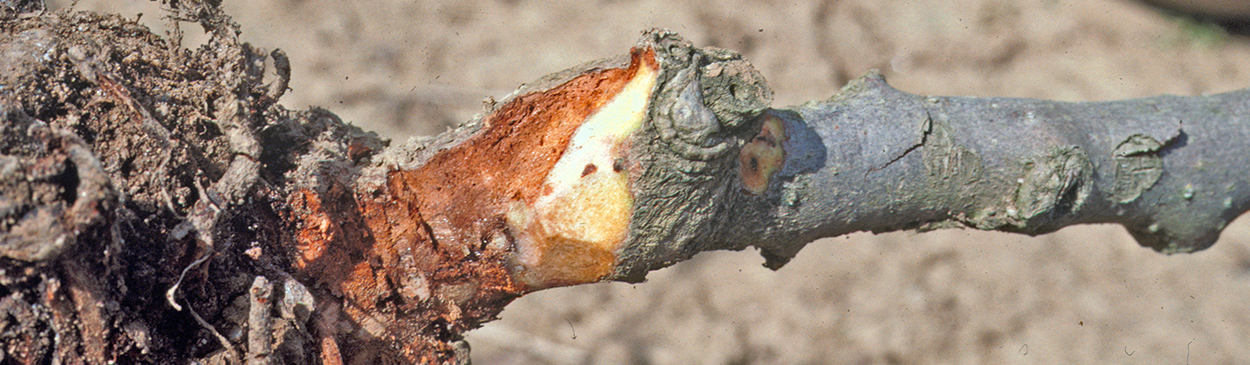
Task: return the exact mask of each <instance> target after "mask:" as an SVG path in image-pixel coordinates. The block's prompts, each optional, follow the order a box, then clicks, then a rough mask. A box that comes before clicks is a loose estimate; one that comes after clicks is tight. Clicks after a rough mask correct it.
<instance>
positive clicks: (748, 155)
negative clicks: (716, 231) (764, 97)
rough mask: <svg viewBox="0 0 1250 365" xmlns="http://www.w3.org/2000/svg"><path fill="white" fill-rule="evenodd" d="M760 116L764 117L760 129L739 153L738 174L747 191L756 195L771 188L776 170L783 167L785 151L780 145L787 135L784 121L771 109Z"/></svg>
mask: <svg viewBox="0 0 1250 365" xmlns="http://www.w3.org/2000/svg"><path fill="white" fill-rule="evenodd" d="M761 118H764V123H761V124H762V125H761V127H760V133H759V134H757V135H756V136H755V138H752V139H751V142H750V143H747V145H746V146H743V147H742V151H740V152H739V154H738V176H739V177H740V178H741V179H742V186H743V187H744V188H745V189H746V191H747V192H749V193H751V194H754V195H759V194H761V193H763V192H764V190H765V189H767V188H768V183H769V181H770V180H772V177H773V174H775V173H777V170H780V169H781V164H782V163H784V162H785V160H786V151H785V149H784V148H782V146H781V144H782V142H785V141H786V138H787V137H786V126H785V123H784V122H782V121H781V118H778V117H777V116H776V115H772V114H769V113H765V114H763V115H762V116H761Z"/></svg>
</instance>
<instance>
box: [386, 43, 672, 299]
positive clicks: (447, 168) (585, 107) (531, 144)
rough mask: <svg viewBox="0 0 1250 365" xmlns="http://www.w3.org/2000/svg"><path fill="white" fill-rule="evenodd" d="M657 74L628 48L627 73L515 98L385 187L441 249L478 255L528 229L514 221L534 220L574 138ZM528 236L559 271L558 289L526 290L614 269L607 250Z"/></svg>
mask: <svg viewBox="0 0 1250 365" xmlns="http://www.w3.org/2000/svg"><path fill="white" fill-rule="evenodd" d="M658 67H659V66H658V64H657V63H656V61H655V54H654V51H652V50H651V49H634V50H633V51H632V52H631V60H630V64H629V66H628V67H626V68H612V69H604V70H595V71H591V72H586V73H584V74H582V75H581V76H578V77H576V78H574V79H572V80H570V81H568V82H565V83H564V84H561V85H559V86H556V87H553V88H551V89H548V90H546V91H543V92H536V93H531V94H528V95H523V96H520V97H517V98H515V99H513V100H511V101H509V102H507V103H505V104H504V105H502V106H501V107H500V108H499V109H497V110H496V111H495V112H493V113H491V114H490V115H489V116H487V117H486V118H485V119H484V122H485V123H486V127H485V128H484V130H483V131H482V132H480V134H478V135H477V136H474V137H472V138H471V139H470V140H468V141H465V142H463V143H461V144H459V145H457V146H456V147H453V148H451V149H448V150H446V151H443V152H442V153H440V154H438V155H437V156H435V157H433V158H431V159H430V160H429V161H427V162H426V163H425V164H424V165H422V166H421V167H419V168H417V169H415V170H409V171H396V172H394V173H392V175H391V176H390V182H389V185H390V188H391V190H392V191H394V192H395V194H396V195H397V196H398V197H399V198H401V199H411V201H416V202H418V206H417V207H415V208H416V209H417V210H419V211H420V212H422V214H424V218H425V219H424V221H425V222H427V223H428V225H429V229H430V230H431V231H434V232H437V233H436V234H435V236H436V238H437V239H438V240H439V241H440V242H444V241H446V242H449V243H451V242H456V243H457V244H465V245H468V247H474V248H475V249H476V248H477V247H479V246H481V243H482V242H483V241H488V240H489V237H496V236H499V235H501V234H502V235H504V236H507V238H508V239H509V240H511V239H515V238H516V237H517V236H519V235H525V232H518V231H515V230H527V231H528V230H532V229H533V227H529V225H528V224H521V226H519V227H517V226H516V225H517V224H518V223H516V222H517V219H515V217H516V216H517V215H526V214H532V213H534V212H533V211H531V210H530V209H528V207H532V206H533V205H534V204H535V203H536V202H537V201H538V200H539V198H540V197H541V196H544V195H546V194H548V193H550V190H549V189H550V187H549V186H545V185H544V182H545V181H546V179H547V176H548V173H549V172H550V171H551V170H552V168H553V166H555V165H556V163H557V162H558V161H559V160H560V158H561V157H562V156H564V155H565V153H566V150H567V149H568V147H569V141H570V139H571V138H572V137H573V135H574V133H575V132H576V131H577V130H578V128H579V127H581V126H582V125H583V123H584V122H585V121H586V119H587V118H588V117H589V116H591V115H592V114H594V113H595V112H596V111H598V110H600V108H602V107H604V105H605V104H607V103H609V102H610V101H612V100H613V98H614V97H615V96H617V95H618V94H619V93H620V92H621V90H622V89H623V88H624V87H625V86H626V84H627V83H629V82H630V81H631V80H633V79H634V77H635V76H636V75H638V74H639V73H640V72H650V73H654V72H655V71H656V70H658ZM596 171H599V168H598V166H589V167H581V172H582V173H584V174H585V175H589V174H592V173H594V172H596ZM508 214H512V217H511V218H513V219H511V221H512V223H513V224H512V225H513V227H511V228H509V227H508V225H507V224H501V223H505V222H509V219H507V218H508V217H507V215H508ZM533 218H534V219H540V218H541V217H533ZM625 219H628V218H627V217H625ZM523 220H524V219H523ZM501 231H503V232H501ZM527 237H530V238H532V240H531V241H529V242H528V244H529V245H531V246H535V248H534V249H535V250H538V251H544V252H545V251H550V253H551V255H548V256H547V257H548V259H546V260H544V263H545V264H548V265H555V266H558V267H548V269H550V270H557V271H563V272H565V273H564V274H561V275H557V276H558V277H559V278H561V279H560V282H558V283H534V282H532V281H531V282H527V283H525V285H526V286H527V287H533V286H550V285H567V284H573V283H579V282H592V281H597V280H598V279H600V278H602V277H603V276H605V275H607V274H608V273H609V272H610V271H611V268H612V266H613V265H614V264H615V259H616V256H615V252H612V250H609V249H604V248H601V247H595V246H594V245H586V244H579V243H577V242H565V241H561V240H559V239H548V237H547V235H546V234H544V233H533V232H531V233H530V234H528V235H527ZM569 259H573V260H571V261H570V260H569ZM564 266H567V267H564ZM528 269H536V268H534V267H530V268H528Z"/></svg>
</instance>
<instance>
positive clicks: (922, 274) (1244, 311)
mask: <svg viewBox="0 0 1250 365" xmlns="http://www.w3.org/2000/svg"><path fill="white" fill-rule="evenodd" d="M70 5H71V4H70V3H69V1H63V0H58V1H51V2H50V7H52V8H63V7H68V6H70ZM73 6H74V8H75V9H79V10H95V11H114V12H121V13H123V14H127V16H130V17H134V16H139V15H138V14H139V13H143V15H142V17H141V21H143V22H144V23H146V24H149V26H151V27H152V28H154V29H156V30H157V32H158V34H159V33H160V32H161V31H162V30H165V29H168V26H169V22H168V20H165V19H161V18H160V16H161V12H160V11H159V8H158V5H157V4H156V3H154V2H148V1H116V0H111V1H110V0H82V1H79V2H78V3H77V4H76V5H73ZM225 7H226V8H227V10H228V12H229V13H231V14H232V15H233V16H234V17H235V19H236V20H237V21H238V22H239V23H240V24H242V29H243V32H244V33H243V36H242V37H241V38H242V39H244V40H249V41H250V42H252V43H253V44H255V45H258V46H262V47H266V48H274V47H277V48H282V49H284V50H286V52H287V54H288V55H290V58H291V63H292V66H293V70H294V71H293V76H292V81H291V88H292V89H293V90H291V91H290V92H289V93H288V94H287V96H286V97H284V99H283V101H282V103H283V104H285V105H287V106H288V107H291V108H304V107H307V106H312V105H316V106H322V107H325V108H328V109H330V110H332V111H334V112H335V113H338V114H339V115H340V116H341V117H342V118H343V119H344V120H346V121H349V122H352V123H354V124H356V125H359V126H361V127H363V128H365V129H366V130H376V131H379V133H381V134H382V135H384V136H387V137H390V138H393V139H397V140H403V139H407V138H409V137H410V136H414V135H422V134H432V133H438V132H440V131H442V130H444V129H446V128H447V127H448V126H450V125H454V124H456V123H459V122H460V121H463V120H467V119H469V118H470V117H471V116H472V115H473V114H474V113H476V112H477V111H478V108H479V106H480V102H481V101H482V100H483V99H484V98H487V97H492V96H493V97H495V98H500V97H502V96H503V95H505V94H507V93H508V92H509V91H511V90H512V89H513V88H515V87H516V86H517V85H519V84H520V83H523V82H527V81H530V80H534V79H536V78H538V77H540V76H542V75H545V74H548V73H551V72H555V71H558V70H561V69H564V68H567V67H570V66H573V65H576V64H579V63H581V62H584V61H588V60H592V59H597V58H602V57H607V56H611V55H614V54H620V53H624V52H626V51H627V50H628V48H629V47H630V46H631V45H632V44H633V43H634V42H635V41H636V40H637V38H638V36H639V31H641V30H643V29H647V28H651V27H666V28H670V29H672V30H675V31H677V32H680V33H681V34H682V35H684V36H686V37H687V38H688V39H689V40H691V41H693V42H694V43H695V44H699V45H714V46H719V47H723V48H729V49H733V50H736V51H739V52H741V53H743V54H744V55H745V56H746V57H747V58H748V59H749V60H751V61H752V62H753V63H754V64H755V65H756V67H758V68H760V69H761V70H762V72H763V73H764V75H765V76H766V77H768V78H769V82H770V84H771V85H772V87H773V88H774V89H775V90H776V91H777V100H778V105H789V104H795V103H801V102H803V101H805V100H811V99H820V98H824V97H828V96H830V95H832V94H833V93H834V92H836V91H837V89H838V88H839V87H840V86H841V85H843V84H844V83H845V82H846V81H847V80H849V79H851V78H854V77H857V76H858V75H861V74H863V73H864V72H866V71H867V70H869V69H872V68H877V69H881V70H882V71H883V72H884V73H885V74H886V76H887V78H888V79H889V80H890V82H891V84H893V85H895V86H896V87H898V88H899V89H902V90H905V91H909V92H913V93H918V94H935V95H982V96H989V95H996V96H1018V97H1036V98H1050V99H1059V100H1070V101H1079V100H1109V99H1121V98H1133V97H1143V96H1150V95H1156V94H1163V93H1169V94H1180V95H1192V94H1201V93H1216V92H1221V91H1229V90H1233V89H1237V88H1242V87H1248V86H1250V38H1247V37H1245V36H1242V35H1235V34H1234V35H1230V34H1228V33H1227V32H1225V31H1224V30H1223V29H1222V28H1220V27H1218V26H1215V25H1212V24H1210V23H1204V22H1202V21H1195V20H1191V19H1188V18H1183V17H1178V16H1175V15H1170V14H1167V13H1164V12H1161V11H1159V10H1157V9H1154V8H1150V7H1148V6H1146V5H1142V4H1140V3H1137V2H1133V1H1126V0H1017V1H1009V0H967V1H960V0H913V1H904V0H896V1H881V0H842V1H827V2H782V1H771V2H769V1H765V2H753V1H724V2H719V3H703V2H699V1H664V0H603V1H567V2H524V1H515V0H486V1H415V2H414V1H382V0H367V1H366V0H357V1H331V0H253V1H238V0H227V1H226V4H225ZM182 29H183V30H184V31H187V37H186V38H185V39H184V45H185V46H187V47H198V46H199V44H198V43H197V42H202V40H203V39H204V37H203V34H202V30H201V29H199V28H198V26H195V25H192V24H186V23H184V24H182ZM762 262H763V260H762V259H761V258H759V257H758V256H757V255H754V254H752V253H749V252H727V253H726V252H718V253H710V254H703V255H701V256H699V257H697V258H696V259H695V260H692V261H690V262H686V263H682V264H679V265H677V266H675V267H672V268H669V269H666V270H662V271H659V272H655V273H653V274H652V275H651V276H650V281H649V282H647V283H644V284H639V285H628V284H619V283H613V284H597V285H586V286H579V287H571V288H562V289H555V290H548V291H545V292H539V293H536V294H533V295H530V296H527V297H524V298H522V299H520V300H518V301H517V302H515V303H513V304H512V305H511V306H509V307H508V309H507V310H505V311H504V313H503V319H502V320H500V321H496V322H492V323H489V324H487V325H486V326H485V327H484V328H481V329H479V330H476V331H473V332H471V333H470V334H469V336H468V337H469V341H470V343H471V344H472V346H473V359H474V361H475V362H476V363H478V364H530V363H538V364H587V363H589V364H757V363H758V364H807V363H811V364H892V363H900V364H920V363H925V364H973V363H986V364H1056V363H1103V364H1110V363H1116V364H1233V363H1243V362H1244V361H1245V360H1246V359H1250V310H1248V307H1250V221H1248V220H1247V219H1246V218H1242V219H1240V220H1238V221H1237V222H1234V223H1233V224H1232V225H1231V226H1230V228H1229V229H1228V230H1227V231H1226V232H1225V233H1224V236H1223V237H1222V239H1221V241H1220V242H1219V243H1217V244H1216V245H1215V247H1213V248H1211V249H1209V250H1207V251H1204V252H1200V253H1197V254H1192V255H1179V256H1174V257H1166V256H1162V255H1159V254H1156V253H1154V252H1152V251H1149V250H1147V249H1144V248H1141V247H1139V246H1138V245H1137V244H1136V243H1135V242H1133V240H1132V239H1131V238H1130V237H1129V236H1128V235H1127V234H1125V233H1124V231H1123V230H1122V229H1121V228H1119V227H1118V226H1087V227H1077V228H1070V229H1066V230H1064V231H1061V232H1059V233H1056V234H1051V235H1046V236H1041V237H1036V238H1030V237H1024V236H1017V235H1009V234H994V233H984V232H974V231H967V230H956V231H942V232H934V233H925V234H916V233H895V234H885V235H876V236H874V235H869V234H857V235H852V236H849V237H841V238H835V239H828V240H824V241H818V242H815V243H813V244H811V245H810V246H809V247H808V248H807V249H806V250H805V251H803V252H802V253H800V254H799V256H798V257H797V258H796V259H795V260H794V261H792V262H791V263H790V264H789V265H788V266H786V267H785V268H783V269H781V270H780V271H777V272H772V271H770V270H768V269H765V268H763V267H762V266H761V265H760V264H761V263H762Z"/></svg>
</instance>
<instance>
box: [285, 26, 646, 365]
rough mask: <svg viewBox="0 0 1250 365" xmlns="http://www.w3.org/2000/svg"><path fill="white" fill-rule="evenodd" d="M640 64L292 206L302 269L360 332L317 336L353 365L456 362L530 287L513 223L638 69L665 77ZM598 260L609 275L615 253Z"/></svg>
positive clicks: (550, 95)
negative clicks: (418, 162) (515, 270)
mask: <svg viewBox="0 0 1250 365" xmlns="http://www.w3.org/2000/svg"><path fill="white" fill-rule="evenodd" d="M631 56H632V57H631V65H630V67H627V68H614V69H601V70H590V71H587V72H585V73H583V74H582V75H580V76H577V77H575V78H573V79H572V80H570V81H568V82H566V83H564V84H561V85H559V86H556V87H553V88H550V89H548V90H545V91H541V92H535V93H530V94H527V95H522V96H519V97H517V98H515V99H512V100H511V101H509V102H507V103H505V104H503V105H502V106H500V107H499V108H498V109H497V110H495V111H494V112H493V113H491V114H490V115H488V116H486V117H485V118H484V122H485V126H484V127H483V130H482V131H480V132H479V133H478V134H477V135H475V136H473V137H470V138H469V139H468V140H466V141H464V142H462V143H460V144H458V145H456V146H455V147H452V148H450V149H447V150H444V151H442V152H440V153H439V154H438V155H436V156H434V157H432V158H430V159H429V160H428V161H427V162H426V163H425V164H424V165H422V166H421V167H419V168H417V169H414V170H408V171H394V172H391V173H390V174H389V176H388V178H387V181H386V183H385V184H384V185H382V186H357V187H352V188H349V187H346V186H342V185H340V184H335V183H330V184H329V187H328V188H326V191H325V192H320V193H319V192H315V191H311V190H303V191H298V192H296V193H294V194H292V195H291V196H290V197H289V198H288V203H289V204H290V205H291V208H292V209H291V211H292V214H293V215H294V216H295V217H296V221H298V222H299V225H300V226H299V227H298V230H297V231H296V233H295V236H294V239H295V241H296V247H295V249H296V251H297V252H296V253H295V260H294V266H296V268H298V269H300V270H301V274H302V275H304V276H306V277H307V279H309V280H308V281H310V282H315V283H318V285H319V286H320V287H321V289H322V290H325V291H328V292H329V293H332V294H333V295H335V296H338V297H339V298H341V301H342V303H343V307H342V309H341V312H342V317H343V318H342V321H344V322H346V323H348V324H350V325H349V326H346V327H347V328H351V329H348V330H345V329H344V328H345V327H344V326H343V325H342V324H341V323H337V322H339V320H338V319H335V318H329V317H325V318H323V319H322V321H323V322H327V323H323V325H322V326H320V327H319V328H325V331H339V332H340V333H337V334H328V335H330V336H335V337H338V338H339V339H340V341H346V342H347V343H345V344H344V346H338V347H337V348H339V349H341V350H342V351H343V354H342V355H343V356H344V358H345V359H348V360H349V361H348V362H347V363H372V362H374V361H375V360H377V359H379V358H381V359H383V360H385V359H387V358H395V359H402V360H403V361H406V362H415V363H438V362H444V361H447V360H449V359H451V358H453V357H454V353H453V349H452V347H451V346H450V341H453V340H455V339H456V338H458V336H459V334H460V333H462V332H463V331H465V330H468V329H471V328H474V327H476V326H477V325H478V324H479V323H481V322H484V321H486V320H490V319H493V318H494V316H496V315H497V314H498V312H499V311H500V310H502V309H503V306H504V305H505V304H507V303H508V302H510V301H512V300H513V299H515V298H516V297H517V296H519V295H521V294H523V293H524V292H526V291H528V290H531V288H528V287H527V286H526V285H524V284H521V283H519V282H518V281H516V280H515V279H514V278H513V276H512V273H511V271H510V270H509V269H508V264H509V262H510V259H511V258H512V255H513V248H512V247H511V246H510V245H511V242H512V241H513V239H514V236H513V232H509V229H508V225H507V223H506V222H507V221H506V217H505V214H506V213H507V211H508V209H510V207H511V206H512V204H515V203H516V202H520V203H522V204H532V203H533V202H534V201H535V199H537V198H538V197H539V196H540V195H541V194H542V193H543V191H544V189H546V188H547V187H545V186H544V179H545V177H546V174H547V172H548V171H549V170H551V168H552V166H553V165H554V164H555V163H556V162H557V160H559V159H560V157H561V155H562V154H563V153H564V151H565V149H566V147H567V146H568V143H569V139H570V138H571V136H572V135H573V133H574V131H576V129H577V128H578V126H580V125H581V124H582V122H583V121H584V120H585V119H586V117H587V116H589V115H591V114H592V113H593V112H594V111H595V110H596V109H598V108H600V107H601V106H603V105H604V104H605V103H607V102H608V101H610V100H611V99H612V97H613V96H614V95H616V94H617V93H618V92H619V91H620V90H621V88H622V87H623V86H624V85H625V84H626V83H627V82H628V81H629V80H630V79H631V77H633V76H634V74H635V73H636V71H637V70H638V69H639V67H651V68H652V69H655V68H658V65H657V64H656V61H655V54H654V52H653V51H652V50H650V49H635V50H634V51H633V52H632V54H631ZM594 169H598V167H595V168H593V169H592V171H591V172H592V173H593V172H594V171H593V170H594ZM353 190H354V192H353ZM595 260H597V261H603V263H604V264H606V265H609V266H610V265H613V264H614V260H615V256H614V255H606V256H605V257H596V258H595ZM323 317H324V316H323ZM422 334H435V335H433V336H430V335H422ZM322 335H327V334H322Z"/></svg>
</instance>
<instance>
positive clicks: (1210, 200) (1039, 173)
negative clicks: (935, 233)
mask: <svg viewBox="0 0 1250 365" xmlns="http://www.w3.org/2000/svg"><path fill="white" fill-rule="evenodd" d="M786 111H792V112H793V113H787V112H786ZM780 114H781V115H783V116H786V117H787V118H790V119H791V120H792V121H793V122H794V125H797V126H800V127H801V126H807V127H810V128H811V132H812V134H811V135H812V137H814V138H819V140H820V142H822V143H820V144H817V143H808V144H804V145H803V146H802V147H801V148H799V151H803V150H804V149H807V150H813V149H822V148H823V151H811V152H812V153H813V154H814V155H825V156H827V157H826V159H825V160H824V163H823V164H821V165H820V168H819V169H818V170H816V171H811V172H803V173H797V174H794V175H791V176H782V177H781V178H782V179H781V180H783V181H782V182H780V183H779V184H780V185H781V186H779V189H778V190H777V192H776V193H775V194H774V195H773V196H771V197H763V198H762V199H748V200H747V201H746V203H747V204H745V206H746V207H749V210H747V212H746V213H744V214H740V215H737V216H736V218H737V219H735V220H734V224H731V225H730V226H729V227H736V228H737V229H731V230H727V231H728V232H730V233H729V235H730V236H729V237H758V238H759V239H758V241H753V242H750V244H752V245H757V246H760V247H761V248H763V249H764V250H765V252H766V253H767V254H768V255H769V259H770V260H769V265H770V266H773V267H775V266H778V265H780V264H781V263H784V261H785V260H787V259H789V258H790V257H792V256H793V255H794V253H796V252H797V251H798V250H799V249H800V248H801V247H802V245H803V244H804V243H806V242H809V241H811V240H814V239H816V238H820V237H830V236H838V235H843V234H847V233H851V232H856V231H873V232H884V231H893V230H901V229H913V228H919V229H921V230H926V229H938V228H948V227H970V228H976V229H983V230H999V231H1005V232H1015V233H1024V234H1029V235H1038V234H1044V233H1049V232H1053V231H1055V230H1058V229H1060V228H1063V227H1065V226H1069V225H1073V224H1091V223H1119V224H1121V225H1124V226H1125V228H1127V229H1128V231H1129V233H1131V234H1132V235H1133V237H1135V238H1136V239H1137V241H1138V242H1139V243H1140V244H1142V245H1144V246H1147V247H1150V248H1152V249H1154V250H1157V251H1160V252H1164V253H1179V252H1192V251H1195V250H1201V249H1205V248H1207V247H1209V246H1210V245H1211V244H1213V243H1215V241H1216V239H1217V238H1218V237H1219V234H1220V231H1221V230H1223V229H1224V227H1225V225H1227V223H1228V222H1230V221H1231V220H1233V219H1234V218H1236V217H1237V216H1238V215H1240V214H1241V213H1242V212H1244V211H1245V210H1246V208H1247V203H1248V200H1247V198H1248V197H1247V194H1248V193H1250V167H1248V166H1250V165H1248V163H1250V154H1247V153H1246V152H1245V151H1243V148H1244V147H1245V146H1246V145H1247V139H1248V138H1250V90H1241V91H1236V92H1230V93H1225V94H1219V95H1211V96H1194V97H1178V96H1160V97H1153V98H1145V99H1137V100H1125V101H1113V102H1089V103H1066V102H1054V101H1045V100H1029V99H1011V98H970V97H925V96H918V95H912V94H907V93H904V92H900V91H898V90H895V89H893V88H891V87H890V86H889V85H887V84H885V82H884V80H883V79H882V78H881V77H879V76H877V75H868V76H866V77H864V78H861V79H860V80H858V81H857V82H855V83H854V84H852V85H850V86H848V87H847V88H846V90H844V91H843V93H842V94H839V95H838V96H837V97H834V98H833V99H830V100H827V101H824V102H817V103H809V104H806V105H803V106H799V107H794V108H791V109H788V110H785V111H783V112H781V113H780ZM800 153H801V152H800ZM760 216H772V217H775V218H776V219H774V220H760V219H758V217H760ZM763 222H767V223H763Z"/></svg>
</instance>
